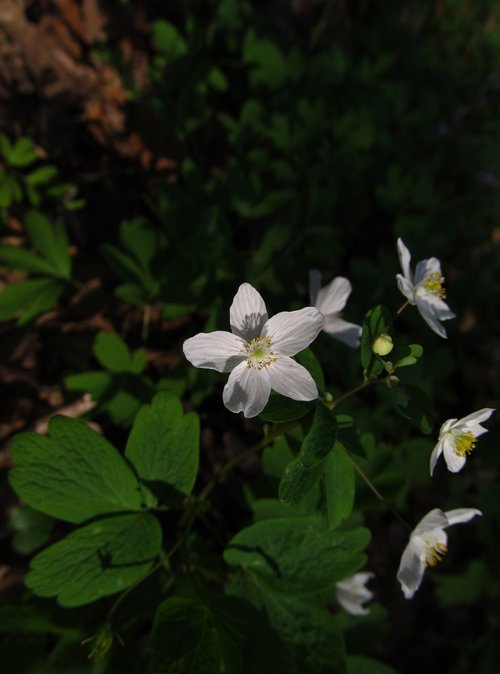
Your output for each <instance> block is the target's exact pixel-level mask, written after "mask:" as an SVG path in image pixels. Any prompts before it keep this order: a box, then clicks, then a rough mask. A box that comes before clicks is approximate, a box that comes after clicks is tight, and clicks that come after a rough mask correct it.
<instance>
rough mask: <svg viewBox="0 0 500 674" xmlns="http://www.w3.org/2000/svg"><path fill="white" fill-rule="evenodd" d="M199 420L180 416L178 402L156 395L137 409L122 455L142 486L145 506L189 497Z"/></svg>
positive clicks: (197, 458) (175, 399)
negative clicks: (123, 454) (130, 465)
mask: <svg viewBox="0 0 500 674" xmlns="http://www.w3.org/2000/svg"><path fill="white" fill-rule="evenodd" d="M199 435H200V428H199V421H198V416H197V415H196V414H194V413H193V412H191V413H189V414H186V415H184V414H183V412H182V405H181V403H180V400H179V399H178V398H176V397H174V396H172V395H169V394H168V393H158V394H157V395H156V396H155V397H154V399H153V401H152V403H151V405H144V406H143V407H141V409H140V410H139V413H138V414H137V417H136V419H135V422H134V425H133V427H132V430H131V432H130V435H129V438H128V442H127V448H126V450H125V455H126V457H127V458H128V459H129V461H131V462H132V464H133V465H134V467H135V469H136V471H137V474H138V475H139V478H140V480H141V483H142V484H143V485H144V490H145V494H146V503H147V505H155V504H156V502H157V499H160V500H162V501H166V502H167V503H177V502H178V501H179V500H180V499H182V498H183V497H184V496H185V495H187V494H189V493H190V492H191V490H192V488H193V486H194V483H195V480H196V475H197V473H198V461H199Z"/></svg>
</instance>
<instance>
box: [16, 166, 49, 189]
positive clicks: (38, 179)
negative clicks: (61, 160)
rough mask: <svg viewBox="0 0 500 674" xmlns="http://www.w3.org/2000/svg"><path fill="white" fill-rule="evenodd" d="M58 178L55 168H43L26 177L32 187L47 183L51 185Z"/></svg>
mask: <svg viewBox="0 0 500 674" xmlns="http://www.w3.org/2000/svg"><path fill="white" fill-rule="evenodd" d="M56 176H57V168H56V167H55V166H41V167H40V168H37V169H35V170H34V171H32V172H31V173H28V175H27V176H25V178H24V179H25V180H26V182H27V184H28V185H29V186H30V187H37V186H38V185H43V184H45V183H50V182H51V180H53V179H54V178H55V177H56Z"/></svg>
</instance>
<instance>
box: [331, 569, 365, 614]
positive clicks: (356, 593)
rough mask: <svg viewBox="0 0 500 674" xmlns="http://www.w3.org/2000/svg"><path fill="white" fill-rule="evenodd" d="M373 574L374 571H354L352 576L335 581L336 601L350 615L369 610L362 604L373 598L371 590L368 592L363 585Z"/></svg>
mask: <svg viewBox="0 0 500 674" xmlns="http://www.w3.org/2000/svg"><path fill="white" fill-rule="evenodd" d="M374 576H375V574H374V573H366V572H362V573H355V574H354V576H351V577H350V578H346V579H345V580H341V581H340V582H338V583H335V593H336V595H337V601H338V602H339V604H340V605H341V606H342V608H343V609H345V610H346V611H347V613H351V614H352V615H366V614H367V613H369V610H368V609H367V608H365V607H364V606H363V604H366V602H368V601H370V600H371V599H373V592H370V590H369V589H368V588H367V587H365V586H366V583H367V582H368V581H369V580H370V578H373V577H374Z"/></svg>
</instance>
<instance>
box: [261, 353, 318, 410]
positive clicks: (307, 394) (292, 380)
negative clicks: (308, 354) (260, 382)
mask: <svg viewBox="0 0 500 674" xmlns="http://www.w3.org/2000/svg"><path fill="white" fill-rule="evenodd" d="M266 370H267V372H268V374H269V381H270V382H271V388H273V389H274V390H275V391H277V392H278V393H281V395H283V396H286V397H287V398H292V399H293V400H316V398H317V397H318V389H317V387H316V384H315V382H314V379H313V378H312V377H311V375H310V374H309V372H308V371H307V370H306V368H305V367H302V365H300V364H299V363H297V362H296V361H294V360H293V358H289V357H287V356H281V357H279V358H278V360H277V361H276V362H275V363H271V365H269V366H268V367H267V368H266Z"/></svg>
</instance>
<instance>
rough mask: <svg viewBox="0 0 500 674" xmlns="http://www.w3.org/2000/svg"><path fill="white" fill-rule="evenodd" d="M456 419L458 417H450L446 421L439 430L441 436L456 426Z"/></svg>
mask: <svg viewBox="0 0 500 674" xmlns="http://www.w3.org/2000/svg"><path fill="white" fill-rule="evenodd" d="M456 421H457V419H448V420H447V421H445V422H444V424H443V425H442V426H441V428H440V430H439V437H440V438H441V437H442V436H443V435H444V434H445V433H447V432H448V431H449V430H451V429H452V428H454V427H455V426H456V423H455V422H456Z"/></svg>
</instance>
